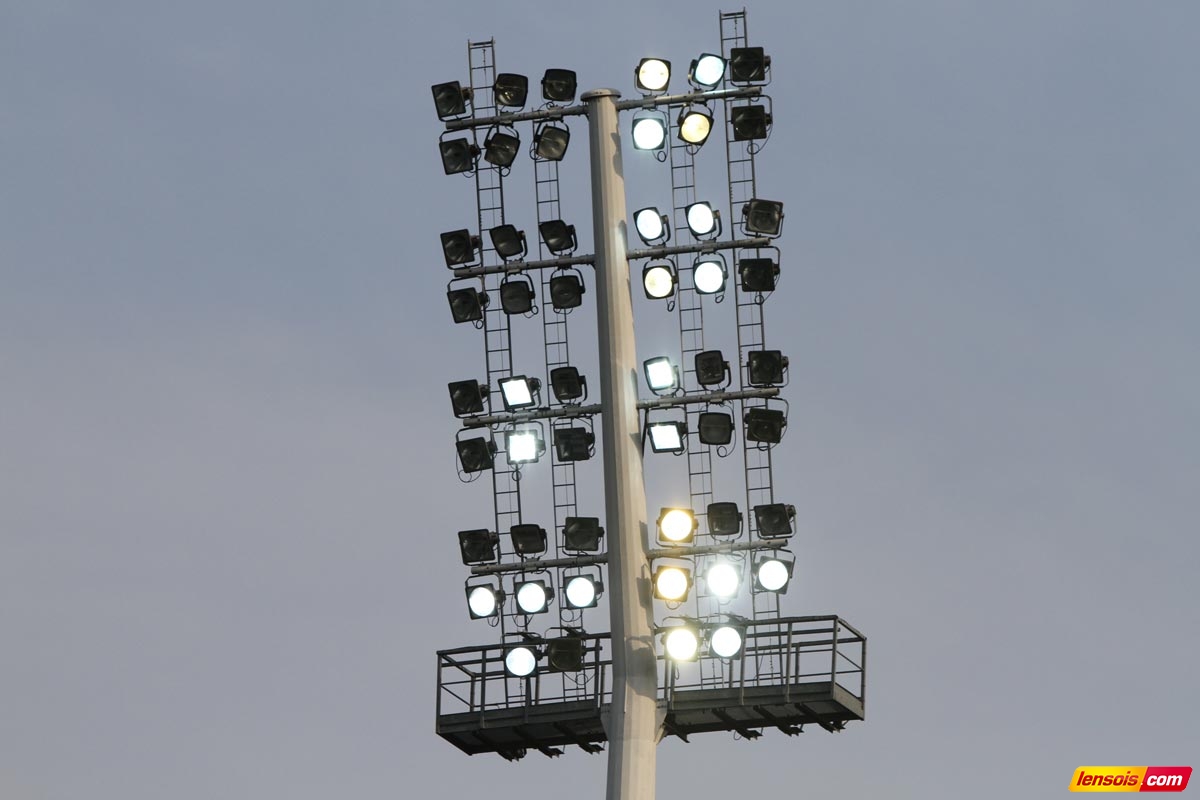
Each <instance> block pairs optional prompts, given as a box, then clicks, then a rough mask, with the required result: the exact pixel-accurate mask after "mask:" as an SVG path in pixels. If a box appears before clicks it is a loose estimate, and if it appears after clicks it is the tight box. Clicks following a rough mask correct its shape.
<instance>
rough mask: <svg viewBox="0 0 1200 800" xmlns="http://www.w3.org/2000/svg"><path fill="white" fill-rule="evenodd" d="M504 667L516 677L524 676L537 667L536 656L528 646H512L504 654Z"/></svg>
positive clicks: (530, 673) (531, 672)
mask: <svg viewBox="0 0 1200 800" xmlns="http://www.w3.org/2000/svg"><path fill="white" fill-rule="evenodd" d="M504 667H505V669H507V670H508V671H509V672H510V673H512V674H513V675H516V676H517V677H518V678H524V677H525V676H527V675H532V674H533V671H534V669H536V668H537V656H535V655H534V654H533V651H532V650H530V649H529V648H528V647H514V648H513V649H512V650H509V651H508V654H507V655H505V656H504Z"/></svg>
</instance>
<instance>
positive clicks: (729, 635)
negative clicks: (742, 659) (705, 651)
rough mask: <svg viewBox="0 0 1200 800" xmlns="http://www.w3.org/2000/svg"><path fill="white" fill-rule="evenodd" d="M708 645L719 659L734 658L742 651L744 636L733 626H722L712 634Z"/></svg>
mask: <svg viewBox="0 0 1200 800" xmlns="http://www.w3.org/2000/svg"><path fill="white" fill-rule="evenodd" d="M708 645H709V647H711V648H712V651H713V655H715V656H717V657H718V658H733V657H734V656H736V655H737V654H738V653H740V652H741V651H742V634H741V631H739V630H738V629H737V628H735V627H733V626H732V625H722V626H721V627H719V628H717V629H716V630H714V631H713V632H712V635H711V636H710V637H709V638H708Z"/></svg>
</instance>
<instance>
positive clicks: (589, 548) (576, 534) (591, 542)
mask: <svg viewBox="0 0 1200 800" xmlns="http://www.w3.org/2000/svg"><path fill="white" fill-rule="evenodd" d="M603 536H604V528H602V527H600V518H599V517H567V519H566V521H565V522H564V523H563V549H564V550H571V551H574V552H580V553H595V552H598V551H599V550H600V539H601V538H602V537H603Z"/></svg>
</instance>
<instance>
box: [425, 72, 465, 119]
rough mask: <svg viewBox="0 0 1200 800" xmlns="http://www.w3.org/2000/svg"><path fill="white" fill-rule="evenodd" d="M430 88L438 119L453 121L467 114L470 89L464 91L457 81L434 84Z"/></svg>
mask: <svg viewBox="0 0 1200 800" xmlns="http://www.w3.org/2000/svg"><path fill="white" fill-rule="evenodd" d="M431 88H432V89H433V106H434V108H436V109H437V115H438V119H453V118H454V117H461V116H462V115H463V114H466V113H467V101H469V100H470V99H471V90H470V89H464V88H463V85H462V84H461V83H459V82H458V81H450V82H449V83H435V84H434V85H433V86H432V87H431Z"/></svg>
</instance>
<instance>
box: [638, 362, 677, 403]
mask: <svg viewBox="0 0 1200 800" xmlns="http://www.w3.org/2000/svg"><path fill="white" fill-rule="evenodd" d="M642 369H643V370H644V371H645V373H646V385H647V386H649V387H650V391H652V392H654V393H655V394H658V395H663V394H671V393H673V392H674V391H675V390H676V389H677V388H679V370H677V369H675V365H674V364H672V363H671V359H669V358H667V357H666V356H658V357H656V358H650V359H647V360H646V361H645V362H644V363H643V364H642Z"/></svg>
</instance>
